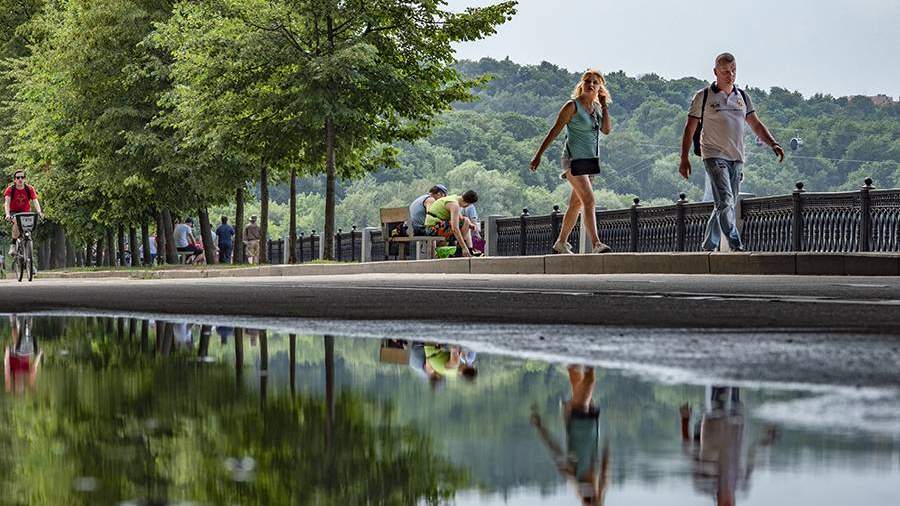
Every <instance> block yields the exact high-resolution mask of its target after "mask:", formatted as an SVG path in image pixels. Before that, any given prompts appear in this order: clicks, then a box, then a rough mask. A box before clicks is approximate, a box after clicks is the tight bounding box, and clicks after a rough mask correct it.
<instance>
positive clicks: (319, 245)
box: [309, 230, 325, 260]
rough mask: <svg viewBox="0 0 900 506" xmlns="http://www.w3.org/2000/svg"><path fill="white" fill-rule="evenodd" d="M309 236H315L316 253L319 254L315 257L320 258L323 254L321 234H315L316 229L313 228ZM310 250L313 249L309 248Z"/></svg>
mask: <svg viewBox="0 0 900 506" xmlns="http://www.w3.org/2000/svg"><path fill="white" fill-rule="evenodd" d="M309 237H310V238H312V237H315V238H316V245H317V246H318V248H317V249H318V253H319V256H318V257H316V258H318V259H319V260H321V259H322V257H323V256H325V243H324V242H323V241H322V236H321V235H319V236H317V235H316V231H315V230H313V231H312V234H311V235H310V236H309ZM310 251H313V249H312V248H310Z"/></svg>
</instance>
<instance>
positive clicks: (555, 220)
mask: <svg viewBox="0 0 900 506" xmlns="http://www.w3.org/2000/svg"><path fill="white" fill-rule="evenodd" d="M559 222H560V220H559V206H553V212H552V213H550V229H551V230H552V234H553V237H552V239H553V241H554V242H555V241H556V239H557V238H558V237H559ZM563 240H565V241H566V242H568V241H569V238H568V237H563Z"/></svg>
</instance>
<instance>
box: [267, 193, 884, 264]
mask: <svg viewBox="0 0 900 506" xmlns="http://www.w3.org/2000/svg"><path fill="white" fill-rule="evenodd" d="M712 210H713V203H712V202H694V203H692V202H688V200H687V198H686V197H685V195H684V194H683V193H682V194H680V195H679V198H678V200H676V201H675V202H674V203H672V204H669V205H664V206H647V207H645V206H643V205H641V202H640V199H638V198H635V199H634V201H633V204H632V205H631V207H628V208H625V209H612V210H598V211H596V216H597V229H598V232H599V234H600V240H602V241H603V242H605V243H606V244H608V245H609V246H610V247H611V248H612V251H613V252H682V251H700V250H701V244H702V241H703V235H704V232H705V230H706V223H707V221H709V217H710V215H711V214H712ZM737 220H738V227H739V228H740V230H741V237H742V239H743V241H744V246H745V248H746V249H747V251H760V252H795V251H808V252H835V253H841V252H868V251H870V252H900V189H889V190H878V189H875V187H874V186H872V180H871V179H869V178H866V180H865V181H864V185H863V186H862V187H861V188H860V189H859V190H856V191H846V192H808V191H806V190H805V189H804V185H803V183H797V184H796V188H795V189H794V191H793V192H792V193H791V194H788V195H774V196H768V197H753V196H750V197H745V198H741V199H740V200H739V203H738V206H737ZM486 222H487V226H485V227H484V229H483V234H484V236H485V237H484V239H485V241H486V243H487V244H488V249H489V251H488V252H487V253H488V254H489V255H493V256H528V255H546V254H549V253H551V251H552V247H553V243H554V242H555V241H556V238H557V237H558V236H559V231H560V228H561V227H562V222H563V213H562V212H561V211H560V209H559V207H558V206H554V207H553V212H552V213H550V214H546V215H532V214H530V213H529V212H528V209H523V210H522V213H521V214H520V215H519V216H513V217H506V216H491V217H488V219H487V220H486ZM332 240H333V241H334V245H335V250H334V251H335V260H338V261H344V262H366V261H372V260H375V261H380V260H383V259H384V242H383V240H382V237H381V230H380V229H375V228H366V229H363V230H357V228H356V227H355V226H354V227H353V229H352V230H351V231H350V232H343V231H341V230H338V233H337V234H335V236H334V237H333V239H332ZM286 242H287V241H286V240H276V241H270V242H269V245H268V246H269V248H270V249H269V259H270V261H271V262H272V263H283V262H286V255H284V248H285V243H286ZM586 242H587V238H586V234H585V233H584V232H583V231H582V230H581V220H580V218H579V219H578V221H577V222H576V224H575V227H574V228H573V230H572V233H571V234H570V236H569V244H570V245H571V246H572V248H573V250H575V251H582V252H584V251H585V250H586V248H587V245H586V244H585V246H582V244H583V243H586ZM321 243H322V238H321V237H320V236H317V235H315V231H314V232H313V233H312V234H310V236H309V237H304V236H303V234H300V237H299V238H298V240H297V261H298V262H299V263H304V262H309V261H311V260H316V259H319V258H321V251H322V245H321ZM408 257H409V256H408ZM396 258H397V255H396V252H395V251H390V252H389V255H388V258H387V259H388V260H394V259H396Z"/></svg>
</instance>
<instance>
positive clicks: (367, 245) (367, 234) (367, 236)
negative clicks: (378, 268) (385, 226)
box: [359, 227, 381, 262]
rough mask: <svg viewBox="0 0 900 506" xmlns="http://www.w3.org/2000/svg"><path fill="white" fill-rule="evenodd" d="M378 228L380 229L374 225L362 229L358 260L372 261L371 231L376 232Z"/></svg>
mask: <svg viewBox="0 0 900 506" xmlns="http://www.w3.org/2000/svg"><path fill="white" fill-rule="evenodd" d="M379 230H381V229H380V228H375V227H365V228H363V229H362V239H361V241H362V246H361V248H362V252H361V255H360V259H359V261H360V262H371V261H372V232H378V231H379Z"/></svg>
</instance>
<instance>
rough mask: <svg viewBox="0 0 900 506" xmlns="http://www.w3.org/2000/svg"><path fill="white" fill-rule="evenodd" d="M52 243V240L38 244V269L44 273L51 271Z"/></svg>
mask: <svg viewBox="0 0 900 506" xmlns="http://www.w3.org/2000/svg"><path fill="white" fill-rule="evenodd" d="M50 245H51V241H50V239H46V240H43V241H40V242H38V243H37V250H38V251H37V253H38V258H37V264H38V269H39V270H42V271H46V270H49V269H50V257H52V256H53V255H52V254H51V253H52V252H51V251H50Z"/></svg>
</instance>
